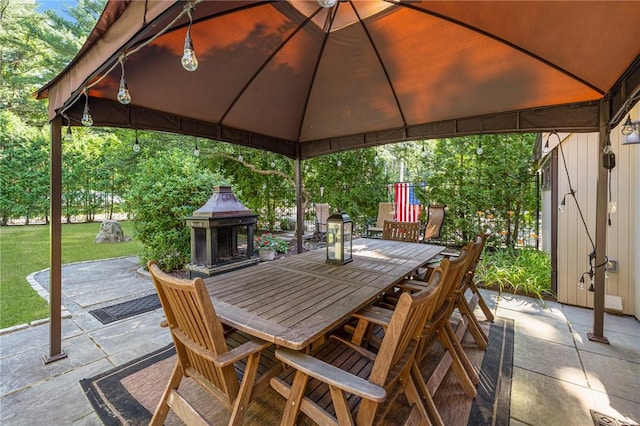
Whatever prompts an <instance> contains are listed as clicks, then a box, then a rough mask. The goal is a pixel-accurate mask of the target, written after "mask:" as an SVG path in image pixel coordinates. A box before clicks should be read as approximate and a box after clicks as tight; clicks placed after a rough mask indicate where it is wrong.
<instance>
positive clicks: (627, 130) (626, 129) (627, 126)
mask: <svg viewBox="0 0 640 426" xmlns="http://www.w3.org/2000/svg"><path fill="white" fill-rule="evenodd" d="M620 132H622V134H623V135H625V136H629V135H630V134H631V133H633V123H632V122H631V115H627V121H625V122H624V126H622V130H621V131H620Z"/></svg>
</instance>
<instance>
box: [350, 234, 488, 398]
mask: <svg viewBox="0 0 640 426" xmlns="http://www.w3.org/2000/svg"><path fill="white" fill-rule="evenodd" d="M473 249H474V246H473V243H469V244H467V245H466V246H465V247H463V249H462V250H461V252H460V255H459V256H458V257H457V258H454V259H451V260H449V259H444V260H443V261H442V262H441V263H440V265H439V266H437V267H436V268H435V269H434V272H435V271H437V270H439V269H443V270H446V271H447V273H446V276H445V278H444V279H443V281H442V284H441V287H442V288H441V289H440V291H439V292H438V296H437V300H436V302H435V309H434V312H433V315H431V316H430V317H428V318H427V319H426V321H425V324H424V327H423V330H422V333H421V338H420V347H419V349H418V354H417V360H418V361H417V364H418V365H421V364H422V363H424V362H430V361H432V360H429V359H426V357H427V354H428V349H429V348H430V346H431V345H432V344H433V343H434V342H435V341H436V340H439V341H440V343H441V345H442V347H443V348H444V349H445V351H447V352H448V353H449V355H450V356H451V361H450V363H449V362H448V361H445V360H444V359H441V361H440V363H439V364H440V365H442V367H439V370H440V369H444V368H447V369H448V368H449V366H450V365H451V367H452V368H453V370H454V372H455V374H456V376H457V377H458V381H459V382H460V384H461V386H462V388H463V390H464V391H465V393H466V394H467V395H468V396H469V397H471V398H474V397H475V396H476V395H477V391H476V388H475V385H476V384H477V383H478V382H479V381H480V380H479V377H478V373H477V372H476V371H475V369H474V367H473V365H472V364H471V362H470V361H469V358H468V357H467V355H466V354H465V352H464V349H463V348H462V345H461V344H460V341H459V340H458V338H457V337H456V335H455V331H454V330H453V328H452V326H451V324H450V322H449V319H450V317H451V314H452V312H453V310H454V308H455V306H454V305H455V291H456V290H457V288H458V284H459V283H460V280H461V279H462V278H463V277H464V275H465V273H466V271H467V268H468V264H469V262H470V260H471V255H472V250H473ZM434 272H432V274H433V273H434ZM432 274H431V275H432ZM431 275H430V277H431ZM429 279H430V280H431V278H429ZM417 281H418V280H406V281H405V282H406V283H407V284H408V285H409V286H410V287H409V288H406V290H410V291H420V292H421V291H424V290H425V288H426V287H425V283H424V282H417ZM429 282H431V281H429ZM401 286H402V284H401ZM403 294H404V293H403ZM387 303H388V302H387V300H385V302H384V303H383V304H382V306H383V307H379V306H375V305H372V306H368V307H366V308H364V309H362V310H361V311H359V312H358V313H357V314H355V315H354V317H356V318H358V323H357V325H356V327H355V329H354V331H353V338H352V342H354V343H355V344H363V343H371V344H373V345H376V342H375V339H374V338H371V330H370V328H369V326H370V324H378V325H383V326H384V323H385V322H384V321H383V320H382V318H384V316H385V313H384V312H385V311H386V312H387V314H386V316H387V317H388V316H389V314H388V312H389V311H388V309H385V308H384V307H385V306H387ZM367 339H370V342H367ZM442 375H443V374H442ZM424 382H425V381H423V383H424ZM423 390H424V389H423ZM434 392H435V390H433V392H432V393H434Z"/></svg>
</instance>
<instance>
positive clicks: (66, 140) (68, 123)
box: [62, 115, 73, 142]
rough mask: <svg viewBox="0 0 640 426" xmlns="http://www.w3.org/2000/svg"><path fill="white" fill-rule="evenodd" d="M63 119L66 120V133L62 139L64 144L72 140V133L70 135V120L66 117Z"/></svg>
mask: <svg viewBox="0 0 640 426" xmlns="http://www.w3.org/2000/svg"><path fill="white" fill-rule="evenodd" d="M64 117H65V118H66V119H67V132H66V133H65V135H64V136H63V137H62V140H64V141H65V142H71V140H73V133H71V120H70V119H69V117H67V116H66V115H65V116H64Z"/></svg>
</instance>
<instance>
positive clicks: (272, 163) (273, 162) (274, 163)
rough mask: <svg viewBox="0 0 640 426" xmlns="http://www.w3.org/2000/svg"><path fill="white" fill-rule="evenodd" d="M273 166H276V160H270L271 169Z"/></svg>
mask: <svg viewBox="0 0 640 426" xmlns="http://www.w3.org/2000/svg"><path fill="white" fill-rule="evenodd" d="M275 167H276V162H275V161H272V162H271V168H272V169H273V168H275Z"/></svg>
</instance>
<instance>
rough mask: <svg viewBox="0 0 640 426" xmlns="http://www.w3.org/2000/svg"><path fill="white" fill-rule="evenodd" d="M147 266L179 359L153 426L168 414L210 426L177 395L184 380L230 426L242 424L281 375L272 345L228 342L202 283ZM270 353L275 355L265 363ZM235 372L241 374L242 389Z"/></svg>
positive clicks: (234, 337) (239, 339)
mask: <svg viewBox="0 0 640 426" xmlns="http://www.w3.org/2000/svg"><path fill="white" fill-rule="evenodd" d="M147 266H148V268H149V272H150V273H151V278H152V280H153V283H154V285H155V287H156V290H157V291H158V296H159V297H160V302H161V304H162V308H163V309H164V313H165V315H166V326H168V327H169V331H170V332H171V337H172V339H173V342H174V345H175V348H176V353H177V360H176V364H175V367H174V369H173V373H172V374H171V378H170V379H169V383H168V384H167V387H166V389H165V391H164V393H163V395H162V399H161V400H160V403H159V404H158V407H157V408H156V411H155V413H154V414H153V418H152V420H151V423H150V424H152V425H161V424H163V422H164V420H165V418H166V417H167V414H168V412H169V409H172V410H173V411H175V413H176V414H177V415H178V417H180V418H181V419H182V421H184V422H185V423H187V424H206V420H205V419H204V418H203V417H202V416H201V415H200V414H199V413H198V412H197V411H196V410H195V409H194V408H193V407H192V406H191V405H190V404H189V402H188V401H187V400H186V399H185V398H184V397H183V396H182V395H180V392H179V391H178V387H179V385H180V382H181V381H182V378H183V377H185V376H186V377H191V378H192V379H193V380H194V381H195V382H196V383H197V384H199V385H200V386H201V387H202V388H203V389H205V390H207V391H208V392H209V393H210V394H211V395H213V396H214V397H215V398H217V399H218V400H219V401H220V402H222V403H223V404H224V405H226V406H227V407H229V408H230V409H231V419H230V420H229V424H230V425H237V424H242V421H243V419H244V415H245V413H246V411H247V406H248V405H249V402H250V401H251V397H252V396H253V395H255V394H257V393H259V392H260V391H261V390H263V389H264V388H265V387H266V386H267V385H268V380H269V379H270V378H271V377H273V376H274V375H276V374H277V373H278V372H279V371H281V369H280V370H278V368H277V367H278V366H279V363H277V361H275V357H274V355H273V349H272V348H270V347H271V343H268V342H264V341H262V340H258V339H255V338H252V337H249V336H248V335H246V334H243V333H240V332H238V331H230V332H229V333H227V335H226V336H225V332H224V330H223V326H222V324H221V323H220V321H219V320H218V318H217V316H216V312H215V310H214V309H213V305H212V304H211V299H210V298H209V294H208V293H207V289H206V288H205V285H204V281H203V280H202V278H196V279H194V280H193V281H189V280H184V279H179V278H175V277H173V276H171V275H168V274H166V273H164V272H162V271H161V270H160V268H159V267H158V265H157V264H156V262H154V261H150V262H149V263H148V265H147ZM268 349H270V350H271V355H270V356H263V357H261V356H260V355H261V353H262V352H263V351H265V354H266V350H268ZM234 367H235V368H238V370H239V371H242V382H241V383H239V378H238V376H237V375H236V369H235V368H234Z"/></svg>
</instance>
